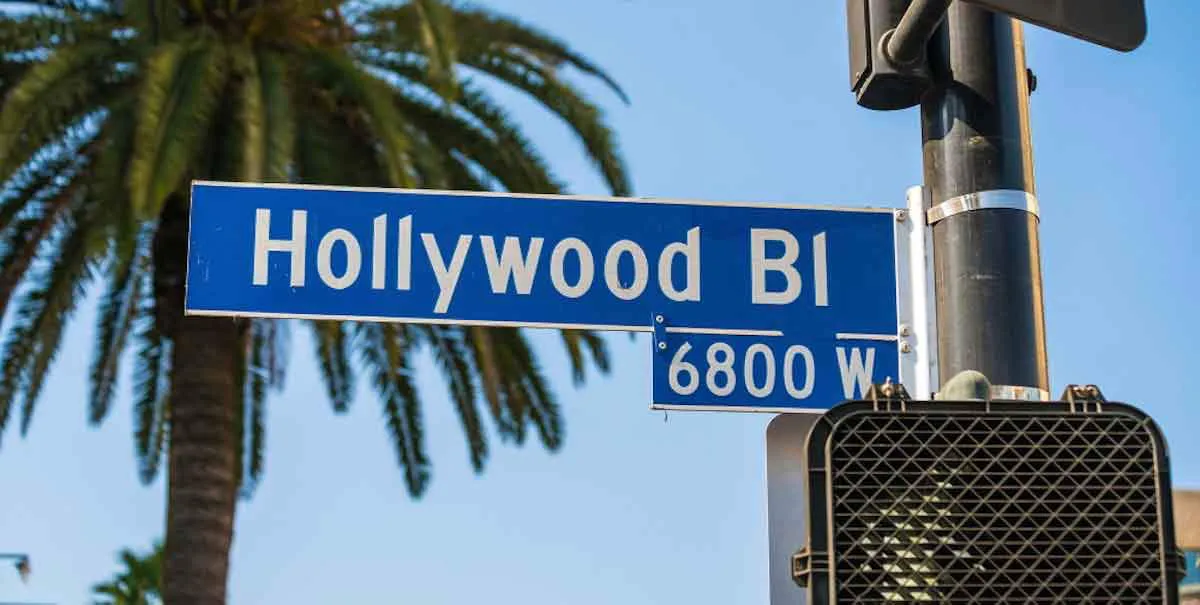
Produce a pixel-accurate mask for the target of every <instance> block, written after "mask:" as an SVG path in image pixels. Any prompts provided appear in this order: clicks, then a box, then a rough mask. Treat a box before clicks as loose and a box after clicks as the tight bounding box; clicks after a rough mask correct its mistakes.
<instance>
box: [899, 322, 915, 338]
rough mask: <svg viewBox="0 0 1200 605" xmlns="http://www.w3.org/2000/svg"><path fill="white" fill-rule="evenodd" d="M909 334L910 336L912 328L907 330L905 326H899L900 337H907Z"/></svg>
mask: <svg viewBox="0 0 1200 605" xmlns="http://www.w3.org/2000/svg"><path fill="white" fill-rule="evenodd" d="M909 334H912V328H909V327H908V326H907V325H903V326H900V335H901V336H908V335H909Z"/></svg>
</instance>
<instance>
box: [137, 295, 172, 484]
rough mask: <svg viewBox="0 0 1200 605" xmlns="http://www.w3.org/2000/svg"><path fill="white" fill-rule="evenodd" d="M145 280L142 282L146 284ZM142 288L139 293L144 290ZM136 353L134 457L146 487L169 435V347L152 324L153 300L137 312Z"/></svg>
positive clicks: (150, 480) (152, 479)
mask: <svg viewBox="0 0 1200 605" xmlns="http://www.w3.org/2000/svg"><path fill="white" fill-rule="evenodd" d="M148 280H149V278H148V277H146V278H144V279H143V281H148ZM148 287H149V286H148V284H143V285H142V289H143V290H145V289H146V288H148ZM138 322H139V323H140V324H141V328H140V329H139V330H138V334H137V340H138V351H137V356H136V362H135V365H134V382H135V384H134V404H133V418H134V435H133V437H134V439H133V441H134V453H135V454H136V456H137V460H138V477H139V479H140V480H141V481H142V483H143V484H149V483H151V482H152V481H154V478H155V477H156V476H158V469H159V467H160V464H161V461H162V454H163V451H164V445H165V442H166V438H167V433H168V432H169V430H170V429H169V427H170V424H169V422H168V421H169V419H170V411H171V406H170V393H171V371H170V370H171V343H170V342H169V341H167V340H165V339H163V338H162V335H161V334H159V332H158V327H157V325H156V322H155V314H154V307H153V299H148V301H147V303H146V304H145V305H143V306H142V308H141V309H140V310H139V316H138Z"/></svg>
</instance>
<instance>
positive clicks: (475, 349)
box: [464, 326, 524, 443]
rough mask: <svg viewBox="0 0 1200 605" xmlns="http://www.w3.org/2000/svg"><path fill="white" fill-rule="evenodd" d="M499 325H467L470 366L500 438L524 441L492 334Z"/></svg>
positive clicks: (518, 441) (521, 423) (521, 427)
mask: <svg viewBox="0 0 1200 605" xmlns="http://www.w3.org/2000/svg"><path fill="white" fill-rule="evenodd" d="M501 329H502V328H483V327H476V326H471V327H466V328H464V330H465V331H466V343H467V350H468V351H469V352H470V354H471V360H472V362H473V365H474V366H475V368H476V369H477V370H478V372H479V382H480V386H481V387H482V389H483V395H484V400H485V401H487V404H488V409H489V411H491V413H492V420H493V421H494V422H495V423H496V428H497V430H498V431H499V433H500V437H501V438H502V439H505V440H508V439H513V440H515V441H516V442H517V443H520V442H521V441H523V440H524V431H523V426H522V425H523V421H522V420H521V419H519V418H518V417H515V416H514V414H513V410H512V408H510V406H509V402H508V389H507V384H506V382H505V377H504V374H503V369H502V368H501V366H500V364H499V358H498V356H497V350H496V347H495V345H494V344H493V337H494V336H495V335H496V333H497V332H499V331H500V330H501Z"/></svg>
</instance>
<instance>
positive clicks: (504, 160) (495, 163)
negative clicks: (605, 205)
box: [396, 95, 558, 192]
mask: <svg viewBox="0 0 1200 605" xmlns="http://www.w3.org/2000/svg"><path fill="white" fill-rule="evenodd" d="M396 103H397V104H398V105H399V106H400V107H401V108H402V109H403V111H404V112H405V114H406V115H407V116H408V117H409V119H410V120H411V121H412V122H413V123H414V124H416V125H417V126H418V127H419V128H421V129H422V130H423V131H425V132H429V133H433V134H432V135H431V136H433V137H435V143H436V144H437V145H439V146H441V147H443V148H444V149H446V150H447V153H450V152H458V153H460V154H462V155H463V156H466V157H469V158H471V160H472V161H473V162H475V163H476V164H478V165H479V166H482V167H483V168H484V169H485V170H486V171H487V172H488V174H489V175H491V176H492V177H493V178H495V179H496V180H498V181H500V183H502V184H503V185H504V187H505V188H506V189H508V190H509V191H521V192H552V191H558V184H557V183H555V182H554V181H553V180H551V177H550V176H549V175H548V174H545V173H544V172H541V171H540V169H539V166H538V163H537V161H536V160H532V161H531V160H530V158H529V157H528V156H526V155H524V154H523V153H521V150H520V149H518V148H516V147H513V146H505V145H504V144H502V143H501V142H500V141H497V140H496V139H494V138H492V137H491V136H489V133H487V132H485V131H482V130H481V129H479V128H477V127H476V126H475V125H473V124H471V123H470V122H468V121H466V120H465V119H463V118H461V117H459V116H456V115H453V114H451V113H449V112H446V111H441V110H439V109H437V108H433V107H430V106H428V105H425V104H424V103H421V102H419V101H415V100H413V99H411V98H407V97H405V96H403V95H397V96H396Z"/></svg>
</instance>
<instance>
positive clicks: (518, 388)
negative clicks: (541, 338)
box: [498, 328, 562, 451]
mask: <svg viewBox="0 0 1200 605" xmlns="http://www.w3.org/2000/svg"><path fill="white" fill-rule="evenodd" d="M499 336H500V339H499V340H498V344H499V347H498V348H499V349H500V360H501V364H502V366H503V367H504V370H505V371H504V377H505V382H506V383H507V387H508V389H509V397H510V400H516V401H520V402H521V403H523V404H526V405H527V406H528V407H527V409H526V410H525V411H526V412H527V413H528V414H529V418H530V420H532V421H533V424H534V426H536V427H537V429H538V435H539V437H540V438H541V440H542V444H543V445H544V446H545V447H546V448H547V449H549V450H551V451H553V450H557V449H558V448H559V447H560V446H561V445H562V415H561V413H560V411H559V406H558V402H557V401H556V400H555V397H554V395H553V394H552V393H551V392H550V389H549V387H548V386H547V384H546V379H545V377H544V376H543V375H542V370H541V367H540V364H538V362H537V358H536V357H535V356H534V354H533V349H532V348H531V347H530V346H529V342H528V341H527V340H526V339H525V335H524V334H523V333H522V332H521V331H520V330H519V329H516V328H507V329H504V330H503V331H501V332H500V334H499Z"/></svg>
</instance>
